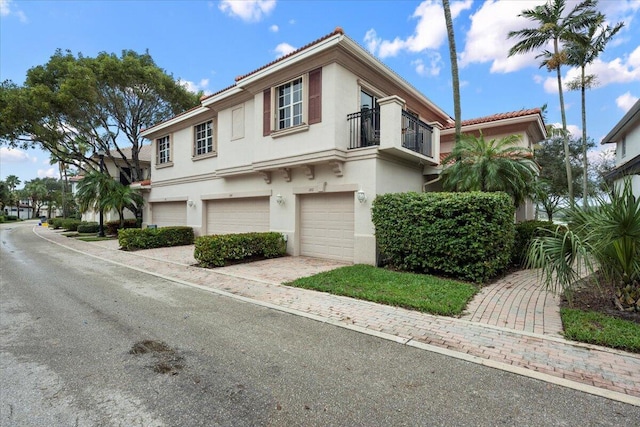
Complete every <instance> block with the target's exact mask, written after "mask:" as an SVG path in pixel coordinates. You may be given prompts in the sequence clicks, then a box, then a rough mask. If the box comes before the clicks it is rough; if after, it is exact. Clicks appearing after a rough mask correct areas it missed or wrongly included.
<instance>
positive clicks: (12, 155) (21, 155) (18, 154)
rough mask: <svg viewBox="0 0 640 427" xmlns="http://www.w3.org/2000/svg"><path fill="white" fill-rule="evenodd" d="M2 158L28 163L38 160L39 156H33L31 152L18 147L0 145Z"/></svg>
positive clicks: (10, 161)
mask: <svg viewBox="0 0 640 427" xmlns="http://www.w3.org/2000/svg"><path fill="white" fill-rule="evenodd" d="M0 160H2V161H3V162H7V163H27V162H34V161H37V160H38V159H37V157H31V156H30V155H29V153H27V152H26V151H23V150H19V149H17V148H8V147H0Z"/></svg>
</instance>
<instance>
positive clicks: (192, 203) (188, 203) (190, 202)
mask: <svg viewBox="0 0 640 427" xmlns="http://www.w3.org/2000/svg"><path fill="white" fill-rule="evenodd" d="M195 205H196V202H194V201H193V200H189V201H187V206H189V207H190V208H192V207H194V206H195Z"/></svg>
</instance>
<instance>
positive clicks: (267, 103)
mask: <svg viewBox="0 0 640 427" xmlns="http://www.w3.org/2000/svg"><path fill="white" fill-rule="evenodd" d="M262 111H263V113H262V114H263V117H262V136H269V135H270V134H271V88H269V89H266V90H265V91H264V92H263V94H262Z"/></svg>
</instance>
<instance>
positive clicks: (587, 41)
mask: <svg viewBox="0 0 640 427" xmlns="http://www.w3.org/2000/svg"><path fill="white" fill-rule="evenodd" d="M604 21H605V16H604V15H603V14H602V13H598V14H597V18H596V20H595V21H594V22H593V23H592V24H591V25H589V27H588V28H587V30H586V32H585V33H583V34H581V37H579V38H577V39H575V40H573V41H572V42H571V43H570V44H569V47H568V49H567V63H568V64H569V65H575V66H577V67H580V71H581V73H580V77H577V78H576V79H575V80H572V81H570V82H569V83H568V84H567V86H568V88H569V90H578V89H579V90H580V91H581V99H582V162H583V171H582V186H583V200H582V204H583V206H585V207H586V206H587V184H588V182H587V181H588V177H587V172H588V166H589V165H588V161H587V112H586V111H587V110H586V96H585V92H586V89H588V88H592V87H594V86H596V85H597V81H596V76H594V75H588V76H587V75H586V74H585V68H586V66H587V65H588V64H591V63H592V62H593V61H595V59H596V58H597V57H598V55H600V53H601V52H603V51H604V48H605V47H606V45H607V43H609V40H611V38H612V37H613V36H614V35H615V34H616V33H617V32H618V31H620V29H621V28H622V27H623V26H624V23H622V22H618V23H617V24H616V25H615V26H614V27H613V28H612V27H611V26H609V25H607V26H606V27H604V26H603V23H604Z"/></svg>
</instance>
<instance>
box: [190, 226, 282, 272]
mask: <svg viewBox="0 0 640 427" xmlns="http://www.w3.org/2000/svg"><path fill="white" fill-rule="evenodd" d="M286 250H287V243H286V241H285V240H284V236H283V235H282V234H280V233H276V232H266V233H241V234H221V235H212V236H200V237H198V238H197V239H196V245H195V251H194V257H195V259H196V260H197V261H198V263H199V265H200V266H202V267H222V266H224V265H226V264H228V263H229V262H230V261H238V260H243V259H247V258H252V257H263V258H276V257H280V256H283V255H284V254H285V252H286Z"/></svg>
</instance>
